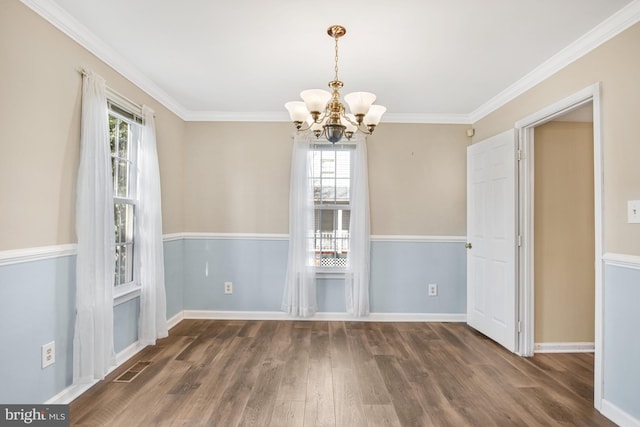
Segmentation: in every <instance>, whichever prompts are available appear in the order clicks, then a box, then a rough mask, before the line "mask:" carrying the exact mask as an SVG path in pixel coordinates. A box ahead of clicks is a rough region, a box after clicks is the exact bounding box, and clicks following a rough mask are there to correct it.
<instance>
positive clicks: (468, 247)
mask: <svg viewBox="0 0 640 427" xmlns="http://www.w3.org/2000/svg"><path fill="white" fill-rule="evenodd" d="M464 247H465V248H467V249H471V248H472V246H471V243H467V244H466V245H464Z"/></svg>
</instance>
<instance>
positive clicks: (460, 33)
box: [23, 0, 637, 122]
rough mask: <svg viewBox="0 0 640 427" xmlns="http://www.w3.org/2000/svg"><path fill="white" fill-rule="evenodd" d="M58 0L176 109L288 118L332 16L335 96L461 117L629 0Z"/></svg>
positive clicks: (312, 80) (319, 64)
mask: <svg viewBox="0 0 640 427" xmlns="http://www.w3.org/2000/svg"><path fill="white" fill-rule="evenodd" d="M23 1H24V2H25V3H27V4H29V3H37V2H38V1H39V0H23ZM54 1H55V3H57V5H59V6H60V8H61V9H63V10H58V12H57V14H58V15H61V16H62V15H65V20H66V21H67V26H69V22H71V23H72V24H73V25H72V26H75V27H76V32H78V31H80V32H82V33H85V34H84V36H83V37H84V39H91V40H94V41H96V44H97V45H100V46H102V42H104V45H106V48H108V49H107V50H111V51H112V55H111V56H112V57H114V56H115V57H117V60H116V61H115V62H117V63H118V64H119V65H120V66H121V68H123V69H126V70H130V71H131V70H133V71H132V74H133V75H136V76H138V80H140V79H141V78H142V79H143V80H146V81H147V83H148V84H147V85H146V86H148V87H152V88H154V91H156V92H160V94H161V95H162V96H160V98H162V99H161V100H164V101H166V102H164V103H165V105H166V104H172V105H173V106H174V107H175V108H173V109H174V110H180V111H179V112H182V115H183V116H184V115H186V116H191V117H197V116H198V115H200V116H202V117H207V116H216V114H217V115H218V116H220V117H233V116H234V115H235V116H238V117H241V116H245V117H249V116H256V117H258V116H260V115H262V116H264V117H271V118H286V117H287V116H286V113H285V110H284V107H283V104H284V103H285V102H287V101H290V100H297V99H299V98H298V94H299V92H300V91H301V90H304V89H308V88H323V89H324V88H326V84H327V82H329V81H330V80H332V78H333V56H334V50H333V49H334V46H333V40H332V39H331V38H330V37H329V36H328V35H327V34H326V29H327V27H329V26H330V25H333V24H340V25H343V26H345V27H346V28H347V34H346V36H344V37H343V38H342V39H340V63H339V65H340V78H341V80H342V81H343V82H344V83H345V87H344V89H343V90H342V94H343V96H344V94H346V93H349V92H352V91H370V92H374V93H376V94H377V95H378V100H377V101H376V103H379V104H382V105H385V106H386V107H387V108H388V111H387V116H388V117H391V118H393V117H394V116H395V117H396V118H397V119H398V121H401V120H399V118H400V117H404V118H407V117H414V118H415V119H416V121H421V120H422V119H424V118H425V117H431V116H441V117H450V118H451V117H453V118H452V119H451V121H455V118H456V117H458V118H460V121H462V122H464V118H465V117H469V116H470V115H472V114H473V113H474V111H478V110H479V109H481V108H482V106H483V105H484V104H486V103H487V102H489V101H490V100H491V99H493V98H495V97H496V96H498V95H499V94H500V93H501V92H503V91H505V90H507V89H509V88H510V87H512V85H514V84H516V82H518V81H520V80H521V79H523V78H524V77H526V76H527V74H528V73H530V72H531V71H532V70H534V69H535V68H536V67H538V66H540V65H541V64H543V63H544V62H545V61H547V60H549V59H550V58H552V57H553V56H554V55H556V54H558V53H559V52H560V51H562V50H563V49H565V48H567V46H569V45H570V44H572V43H573V42H575V41H576V40H578V39H579V38H580V37H581V36H583V35H585V34H587V33H589V32H590V31H591V30H593V29H594V27H596V26H598V24H600V23H602V22H603V21H605V20H606V19H607V18H609V17H610V16H612V15H613V14H615V13H616V12H617V11H619V10H620V9H621V8H623V7H624V6H625V5H627V4H629V3H631V0H529V1H514V0H483V1H479V0H449V1H443V0H403V1H393V2H392V1H390V0H350V1H344V0H342V1H340V0H326V1H324V2H309V1H301V0H272V1H264V0H235V1H224V2H223V1H215V0H182V1H175V0H153V1H152V0H110V1H99V0H54ZM636 3H637V0H636ZM30 6H31V7H33V6H32V5H30ZM65 12H66V13H65ZM67 13H68V15H67ZM76 21H77V22H76ZM78 24H80V25H78ZM85 27H86V28H85ZM98 42H99V43H98ZM103 47H105V46H103ZM94 51H95V49H94ZM98 53H99V52H98ZM99 56H100V55H99ZM107 56H108V55H107ZM108 62H109V61H108ZM111 62H114V61H111ZM78 65H79V66H82V64H78ZM112 65H113V64H112ZM125 75H126V74H125ZM134 81H135V79H134ZM136 83H137V82H136ZM143 86H145V85H143ZM387 116H385V117H387ZM421 118H422V119H421ZM384 119H385V118H383V121H384ZM424 120H426V119H424Z"/></svg>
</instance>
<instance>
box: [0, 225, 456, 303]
mask: <svg viewBox="0 0 640 427" xmlns="http://www.w3.org/2000/svg"><path fill="white" fill-rule="evenodd" d="M162 239H163V241H164V242H174V241H178V240H273V241H281V240H289V235H288V234H269V233H199V232H186V233H170V234H164V235H163V236H162ZM466 240H467V237H466V236H400V235H397V236H396V235H373V236H371V241H372V242H412V243H464V242H466ZM76 251H77V244H75V243H69V244H64V245H54V246H40V247H36V248H25V249H11V250H6V251H0V267H1V266H4V265H11V264H18V263H21V262H32V261H40V260H43V259H50V258H59V257H65V256H72V255H76ZM134 298H135V297H134ZM122 302H124V301H122ZM116 304H118V303H116Z"/></svg>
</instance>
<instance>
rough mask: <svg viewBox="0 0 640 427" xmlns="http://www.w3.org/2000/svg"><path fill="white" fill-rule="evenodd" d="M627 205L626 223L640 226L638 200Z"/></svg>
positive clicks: (639, 203)
mask: <svg viewBox="0 0 640 427" xmlns="http://www.w3.org/2000/svg"><path fill="white" fill-rule="evenodd" d="M628 205H629V210H628V213H627V216H628V219H627V222H628V223H629V224H640V200H629V201H628Z"/></svg>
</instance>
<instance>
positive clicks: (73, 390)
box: [44, 380, 99, 405]
mask: <svg viewBox="0 0 640 427" xmlns="http://www.w3.org/2000/svg"><path fill="white" fill-rule="evenodd" d="M98 382H99V380H95V381H92V382H90V383H83V384H72V385H70V386H69V387H67V388H65V389H64V390H62V391H61V392H60V393H58V394H56V395H55V396H53V397H51V398H50V399H48V400H46V401H45V402H44V404H45V405H66V404H68V403H71V402H72V401H73V400H75V399H77V398H78V397H80V396H81V395H82V394H83V393H84V392H86V391H87V390H89V389H90V388H91V387H93V386H94V385H96V384H97V383H98Z"/></svg>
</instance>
